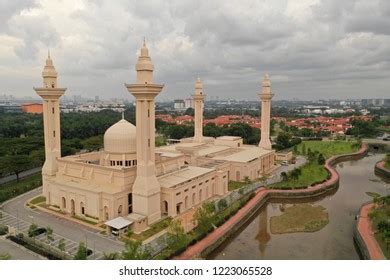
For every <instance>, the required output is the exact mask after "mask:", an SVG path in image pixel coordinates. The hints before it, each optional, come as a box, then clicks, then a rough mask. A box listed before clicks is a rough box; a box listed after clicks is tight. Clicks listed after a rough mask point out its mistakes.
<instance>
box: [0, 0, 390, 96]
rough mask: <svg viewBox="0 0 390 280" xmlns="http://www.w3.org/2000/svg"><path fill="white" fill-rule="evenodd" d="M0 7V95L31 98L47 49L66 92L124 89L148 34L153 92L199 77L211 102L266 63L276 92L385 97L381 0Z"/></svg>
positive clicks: (248, 82) (171, 91)
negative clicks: (159, 85)
mask: <svg viewBox="0 0 390 280" xmlns="http://www.w3.org/2000/svg"><path fill="white" fill-rule="evenodd" d="M1 10H2V12H1V14H2V17H1V20H0V21H1V23H2V26H3V28H1V29H0V43H1V45H2V47H1V48H0V59H1V60H2V67H0V73H1V78H0V84H1V86H0V92H1V93H2V94H13V95H15V96H16V97H22V96H31V97H33V96H34V92H33V91H32V90H31V86H32V85H34V84H37V83H38V82H39V79H40V76H39V75H37V73H39V71H40V65H42V63H43V62H44V60H45V58H46V55H47V49H48V48H50V50H51V54H52V57H53V60H54V63H55V64H56V67H57V70H58V72H59V74H60V77H61V78H60V80H59V84H60V85H66V86H67V87H68V90H69V93H70V94H71V95H79V94H82V95H83V96H85V97H89V98H93V97H94V96H96V95H97V96H99V97H101V98H103V99H109V98H110V97H115V98H126V97H127V94H126V92H125V90H124V89H123V83H124V82H125V81H127V80H129V79H132V78H134V73H133V69H134V65H135V63H136V61H135V60H134V55H133V54H134V53H135V52H136V50H137V47H138V46H139V44H140V43H141V42H142V39H143V37H146V40H147V42H148V45H149V46H150V49H151V52H152V54H153V56H152V59H153V61H155V64H156V65H159V69H158V71H156V80H158V81H160V82H161V83H164V84H165V88H164V91H163V92H162V93H161V96H160V100H173V99H176V98H187V97H188V96H189V95H190V94H191V91H192V84H193V81H194V80H195V79H196V78H197V77H198V76H199V77H200V78H201V79H202V81H203V83H204V88H205V92H206V94H207V96H208V98H210V99H213V98H216V97H217V96H219V97H221V98H224V99H228V98H232V99H248V100H255V99H256V98H257V93H258V89H259V86H260V83H261V79H262V76H263V75H264V73H265V72H269V74H270V76H271V78H272V80H273V85H274V93H275V100H292V99H295V98H297V99H300V100H315V99H321V98H323V97H324V96H326V97H327V98H337V99H345V98H365V97H366V96H367V93H369V96H370V97H376V98H384V97H386V96H388V90H387V89H388V88H389V86H390V79H389V78H388V77H389V74H390V64H389V62H388V59H387V58H386V57H387V54H388V53H389V52H390V44H389V41H390V39H389V31H388V30H390V28H388V27H389V26H390V21H389V20H388V15H390V4H388V3H387V2H386V1H370V2H366V1H343V2H342V3H340V2H339V1H314V0H313V1H312V0H307V1H300V2H299V4H297V3H296V2H295V3H293V1H282V0H280V1H257V2H254V1H240V2H239V3H234V4H233V3H224V4H222V3H218V4H216V3H192V2H187V1H166V2H165V1H164V2H156V3H150V2H148V3H131V4H125V3H121V2H115V3H110V2H107V1H99V2H97V3H90V2H84V1H75V2H74V3H73V1H67V2H56V1H23V2H17V1H12V2H9V3H5V4H2V9H1ZM367 11H370V12H369V13H368V12H367ZM150 16H153V19H151V17H150ZM200 18H201V19H202V20H201V21H200V20H199V19H200ZM242 19H245V20H242ZM107 22H109V23H110V24H107ZM113 30H115V32H113Z"/></svg>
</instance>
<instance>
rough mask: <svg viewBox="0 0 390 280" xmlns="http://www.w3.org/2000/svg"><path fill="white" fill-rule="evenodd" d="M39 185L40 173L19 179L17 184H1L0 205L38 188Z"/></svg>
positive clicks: (40, 183) (40, 180)
mask: <svg viewBox="0 0 390 280" xmlns="http://www.w3.org/2000/svg"><path fill="white" fill-rule="evenodd" d="M41 185H42V175H41V173H37V174H34V175H31V176H28V177H25V178H23V179H20V180H19V182H16V181H12V182H9V183H5V184H2V185H0V203H1V202H3V201H6V200H8V199H11V198H13V197H16V196H18V195H20V194H22V193H25V192H28V191H30V190H32V189H35V188H37V187H40V186H41Z"/></svg>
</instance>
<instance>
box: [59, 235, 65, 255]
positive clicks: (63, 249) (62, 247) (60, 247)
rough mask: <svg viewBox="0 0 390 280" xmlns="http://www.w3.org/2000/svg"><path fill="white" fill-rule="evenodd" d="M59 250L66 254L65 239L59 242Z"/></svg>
mask: <svg viewBox="0 0 390 280" xmlns="http://www.w3.org/2000/svg"><path fill="white" fill-rule="evenodd" d="M58 249H59V250H60V251H61V252H65V239H63V238H61V239H60V241H59V242H58Z"/></svg>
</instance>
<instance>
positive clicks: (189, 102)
mask: <svg viewBox="0 0 390 280" xmlns="http://www.w3.org/2000/svg"><path fill="white" fill-rule="evenodd" d="M184 107H185V109H188V108H194V100H193V99H192V98H187V99H185V100H184Z"/></svg>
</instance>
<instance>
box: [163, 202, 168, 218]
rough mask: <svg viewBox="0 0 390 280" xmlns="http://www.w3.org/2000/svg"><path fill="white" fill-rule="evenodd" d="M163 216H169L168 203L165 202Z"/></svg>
mask: <svg viewBox="0 0 390 280" xmlns="http://www.w3.org/2000/svg"><path fill="white" fill-rule="evenodd" d="M163 214H165V215H168V201H166V200H164V201H163Z"/></svg>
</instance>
